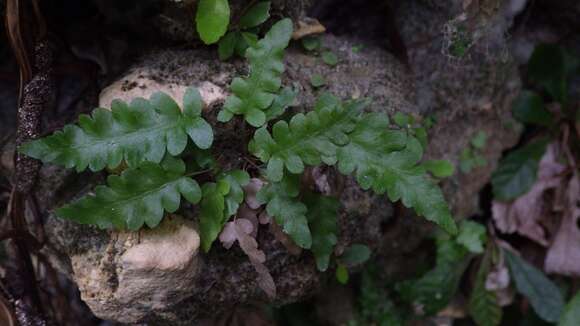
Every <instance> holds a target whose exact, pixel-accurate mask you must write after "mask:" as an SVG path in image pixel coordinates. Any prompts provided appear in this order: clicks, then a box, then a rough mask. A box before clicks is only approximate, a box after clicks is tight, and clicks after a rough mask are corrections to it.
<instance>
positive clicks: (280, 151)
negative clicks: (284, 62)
mask: <svg viewBox="0 0 580 326" xmlns="http://www.w3.org/2000/svg"><path fill="white" fill-rule="evenodd" d="M365 105H366V102H364V101H352V102H348V103H347V104H346V105H343V104H342V103H341V102H340V101H338V100H337V99H336V98H335V97H333V96H331V95H329V94H325V95H323V96H321V97H320V99H319V100H318V101H317V104H316V105H315V108H314V111H311V112H308V113H307V114H306V115H305V114H302V113H298V114H296V115H295V116H293V117H292V119H291V120H290V123H287V122H286V121H278V122H277V123H276V124H274V127H273V128H272V135H270V133H269V132H268V130H267V129H266V127H262V128H260V129H258V130H257V131H256V132H255V134H254V139H253V140H252V141H251V142H250V144H249V149H250V151H251V152H252V153H253V154H254V155H256V156H257V157H258V158H259V159H260V160H262V161H263V162H268V166H267V177H268V179H269V180H271V181H274V182H278V181H280V180H282V177H283V175H284V168H286V169H287V170H288V171H289V172H290V173H302V172H303V171H304V166H305V165H311V166H316V165H319V164H321V163H322V162H324V163H326V164H329V165H332V164H335V163H336V160H337V158H336V155H337V150H338V148H339V146H343V145H345V144H347V143H348V142H349V137H348V133H350V132H351V131H352V130H353V129H354V128H355V126H356V117H357V116H358V115H359V114H360V111H361V109H362V108H363V107H364V106H365Z"/></svg>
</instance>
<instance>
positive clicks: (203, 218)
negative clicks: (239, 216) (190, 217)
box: [199, 170, 250, 252]
mask: <svg viewBox="0 0 580 326" xmlns="http://www.w3.org/2000/svg"><path fill="white" fill-rule="evenodd" d="M248 182H250V176H249V175H248V173H247V172H245V171H242V170H234V171H229V172H225V173H222V174H221V175H220V176H218V177H217V181H216V182H215V183H214V182H208V183H205V184H204V185H203V186H202V193H203V199H202V200H201V203H200V214H199V231H200V237H201V246H202V248H203V250H204V251H205V252H208V251H209V250H210V249H211V245H212V244H213V242H214V241H215V239H217V237H218V236H219V233H220V232H221V230H222V228H223V227H224V225H225V223H226V222H227V221H228V219H229V218H230V217H231V216H232V215H234V214H235V213H236V212H237V210H238V207H239V205H240V203H241V202H242V201H243V200H244V190H243V189H242V186H245V185H246V184H248Z"/></svg>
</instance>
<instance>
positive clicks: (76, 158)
mask: <svg viewBox="0 0 580 326" xmlns="http://www.w3.org/2000/svg"><path fill="white" fill-rule="evenodd" d="M184 102H185V105H184V110H183V112H182V111H181V110H180V109H179V106H178V105H177V104H176V103H175V102H174V101H173V99H171V97H169V96H168V95H166V94H164V93H156V94H153V95H152V96H151V100H150V101H147V100H145V99H143V98H136V99H134V100H133V101H132V102H131V104H130V105H127V104H126V103H125V102H122V101H119V100H115V101H113V103H112V104H111V111H109V110H105V109H102V108H99V109H95V110H94V111H93V113H92V116H88V115H81V116H80V117H79V125H78V126H77V125H67V126H65V127H64V129H63V130H61V131H57V132H55V133H54V134H52V135H51V136H48V137H45V138H41V139H37V140H34V141H31V142H28V143H25V144H23V145H22V146H21V147H20V149H19V150H20V151H21V152H22V153H24V154H26V155H28V156H30V157H33V158H36V159H40V160H42V161H43V162H45V163H54V164H59V165H63V166H65V167H67V168H75V169H76V170H77V171H79V172H80V171H83V170H84V169H86V168H87V167H88V168H89V169H90V170H92V171H99V170H102V169H104V168H105V167H108V168H111V169H112V168H115V167H117V166H118V165H119V164H121V162H123V161H125V162H126V163H127V165H128V166H129V167H136V166H138V165H139V164H141V163H142V162H144V161H150V162H154V163H159V162H161V160H162V159H163V157H164V155H165V153H166V152H168V153H169V154H171V155H179V154H180V153H181V152H182V151H183V150H184V149H185V146H186V145H187V139H188V136H189V138H191V139H192V140H193V142H194V143H195V144H196V145H197V147H199V148H202V149H206V148H209V147H210V146H211V144H212V142H213V132H212V129H211V126H210V125H209V124H208V123H207V122H206V121H205V120H204V119H203V118H202V117H201V116H200V115H201V108H202V102H201V96H200V95H199V92H198V91H197V89H194V88H189V89H188V90H187V92H186V94H185V98H184Z"/></svg>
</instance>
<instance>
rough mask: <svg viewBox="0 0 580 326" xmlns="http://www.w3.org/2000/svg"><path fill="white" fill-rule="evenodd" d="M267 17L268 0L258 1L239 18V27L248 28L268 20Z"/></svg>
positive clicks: (268, 10) (268, 13)
mask: <svg viewBox="0 0 580 326" xmlns="http://www.w3.org/2000/svg"><path fill="white" fill-rule="evenodd" d="M269 17H270V1H262V2H258V3H256V4H255V5H253V6H252V8H250V9H249V10H248V11H247V12H246V13H245V14H244V15H243V16H242V17H241V18H240V27H241V28H250V27H255V26H258V25H260V24H262V23H263V22H265V21H266V20H268V18H269Z"/></svg>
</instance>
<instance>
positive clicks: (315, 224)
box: [304, 193, 340, 272]
mask: <svg viewBox="0 0 580 326" xmlns="http://www.w3.org/2000/svg"><path fill="white" fill-rule="evenodd" d="M304 203H305V204H306V206H307V207H308V213H307V214H306V217H307V218H308V224H309V226H310V232H312V247H311V250H312V253H313V254H314V258H315V259H316V266H317V267H318V270H319V271H321V272H324V271H326V269H328V264H329V262H330V256H331V255H332V253H333V252H334V246H335V245H336V242H337V241H338V239H337V238H336V234H337V233H338V225H337V218H338V208H339V206H340V202H339V201H338V199H337V198H334V197H330V196H322V195H317V194H313V193H310V194H307V196H305V197H304Z"/></svg>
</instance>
